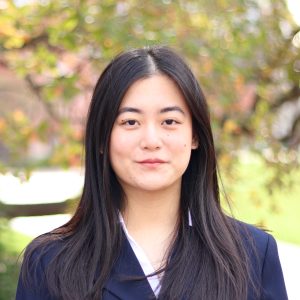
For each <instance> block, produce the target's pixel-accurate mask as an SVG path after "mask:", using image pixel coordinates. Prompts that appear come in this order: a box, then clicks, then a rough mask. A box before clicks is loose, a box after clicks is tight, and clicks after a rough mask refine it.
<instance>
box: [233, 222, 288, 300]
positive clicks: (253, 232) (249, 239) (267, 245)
mask: <svg viewBox="0 0 300 300" xmlns="http://www.w3.org/2000/svg"><path fill="white" fill-rule="evenodd" d="M233 223H234V225H235V227H236V228H237V229H238V231H239V233H240V236H241V240H242V243H243V244H244V248H245V250H246V252H247V253H248V257H249V264H250V270H251V273H252V279H253V280H254V281H255V282H258V283H259V284H260V286H261V290H262V294H263V295H264V296H263V299H280V300H281V299H282V300H286V299H287V294H286V289H285V284H284V278H283V273H282V268H281V264H280V260H279V255H278V249H277V243H276V241H275V239H274V237H273V236H272V235H271V234H269V233H268V232H266V231H264V230H262V229H259V228H257V227H256V226H253V225H250V224H247V223H244V222H241V221H237V220H234V221H233ZM250 299H256V298H255V297H254V298H251V297H250Z"/></svg>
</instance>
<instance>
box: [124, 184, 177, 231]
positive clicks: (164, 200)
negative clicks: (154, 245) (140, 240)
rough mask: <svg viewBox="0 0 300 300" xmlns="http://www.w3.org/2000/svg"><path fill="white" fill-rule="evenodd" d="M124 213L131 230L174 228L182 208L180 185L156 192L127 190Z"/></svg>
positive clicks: (167, 229)
mask: <svg viewBox="0 0 300 300" xmlns="http://www.w3.org/2000/svg"><path fill="white" fill-rule="evenodd" d="M125 194H126V200H125V205H124V209H123V211H122V215H123V218H124V221H125V223H126V226H127V228H128V230H129V231H131V232H134V231H137V230H138V231H144V230H145V231H148V230H149V229H152V230H158V229H160V230H166V231H169V230H174V228H175V226H176V224H177V221H178V216H179V209H180V187H177V188H176V189H174V188H173V189H171V190H162V191H156V192H153V191H151V192H146V191H136V190H135V191H130V190H126V191H125Z"/></svg>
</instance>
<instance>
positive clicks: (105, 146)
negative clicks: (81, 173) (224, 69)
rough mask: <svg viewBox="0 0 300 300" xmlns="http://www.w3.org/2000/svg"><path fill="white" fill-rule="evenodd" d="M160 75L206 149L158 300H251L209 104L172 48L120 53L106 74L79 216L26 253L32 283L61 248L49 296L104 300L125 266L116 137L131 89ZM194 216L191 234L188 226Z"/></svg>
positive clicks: (94, 115) (190, 179) (93, 116)
mask: <svg viewBox="0 0 300 300" xmlns="http://www.w3.org/2000/svg"><path fill="white" fill-rule="evenodd" d="M154 74H163V75H166V76H168V77H169V78H170V79H171V80H173V81H174V82H175V83H176V84H177V86H178V87H179V89H180V90H181V92H182V94H183V96H184V98H185V100H186V103H187V105H188V106H189V109H190V111H191V114H192V122H193V132H194V135H195V136H196V138H197V139H198V142H199V146H198V148H197V149H195V150H193V151H192V154H191V159H190V162H189V165H188V167H187V170H186V172H185V173H184V175H183V179H182V189H181V202H180V208H181V210H180V214H181V215H180V221H179V225H178V233H177V235H176V238H175V240H174V242H173V244H172V245H171V250H170V253H169V256H172V259H169V260H168V261H169V263H168V264H167V266H166V267H165V269H164V271H165V275H164V277H163V282H162V287H161V291H160V296H159V298H160V299H172V300H173V299H181V298H183V296H184V297H185V298H186V299H214V300H217V299H228V300H232V299H246V298H247V286H248V285H249V281H250V275H249V267H248V264H247V261H248V259H247V255H246V251H245V249H244V247H243V242H242V240H241V237H240V234H239V231H238V229H237V228H236V226H235V222H233V220H232V219H231V218H230V217H228V216H226V215H225V214H224V213H223V212H222V208H221V205H220V198H219V187H218V178H217V163H216V154H215V147H214V141H213V136H212V131H211V126H210V118H209V112H208V108H207V103H206V100H205V97H204V95H203V93H202V91H201V88H200V86H199V84H198V82H197V80H196V78H195V76H194V75H193V73H192V72H191V70H190V69H189V67H188V66H187V65H186V63H185V62H184V61H183V60H182V59H181V58H180V56H178V55H177V54H176V53H174V52H173V51H172V50H171V49H169V48H167V47H161V46H157V47H148V48H143V49H136V50H131V51H128V52H124V53H121V54H120V55H118V56H117V57H116V58H115V59H113V60H112V61H111V63H110V64H109V65H108V66H107V67H106V68H105V70H104V71H103V73H102V74H101V76H100V78H99V80H98V82H97V84H96V87H95V90H94V94H93V97H92V101H91V104H90V109H89V115H88V120H87V126H86V136H85V182H84V189H83V193H82V197H81V200H80V202H79V205H78V207H77V210H76V212H75V214H74V216H73V217H72V219H71V220H70V221H69V222H68V223H66V224H65V225H64V226H62V227H60V228H58V229H56V230H54V231H52V232H50V233H47V234H45V235H42V236H40V237H38V238H37V239H36V240H35V241H34V242H32V244H31V245H30V246H29V247H28V248H27V250H26V253H25V257H24V262H23V266H24V267H23V270H24V271H23V276H24V278H25V279H26V280H27V281H28V280H29V279H28V278H30V274H29V273H30V272H29V269H30V268H33V269H34V268H36V267H37V264H35V266H31V267H30V266H29V261H31V260H32V257H33V256H34V253H35V252H36V249H47V247H49V245H50V246H51V244H52V243H53V240H58V241H61V246H60V248H59V251H58V252H57V253H55V255H54V257H53V258H52V260H51V263H49V265H48V266H47V269H46V279H47V285H48V288H49V290H50V292H51V293H52V294H53V295H54V296H56V297H58V298H60V299H72V300H74V299H96V298H97V299H99V298H101V294H102V289H103V286H104V284H105V281H106V280H107V278H108V276H109V274H110V272H111V269H112V266H113V264H114V262H115V261H116V259H117V258H118V253H119V251H120V248H121V243H122V229H121V227H120V224H119V219H118V210H119V209H121V206H122V199H123V191H122V188H121V186H120V184H119V182H118V180H117V179H116V176H115V174H114V172H113V170H112V168H111V165H110V161H109V142H110V135H111V131H112V127H113V124H114V122H115V119H116V116H117V113H118V109H119V106H120V104H121V101H122V99H123V96H124V94H125V93H126V91H127V90H128V88H129V87H130V86H131V85H132V84H133V83H134V82H135V81H137V80H139V79H141V78H147V77H149V76H153V75H154ZM188 211H190V213H191V217H192V222H193V229H192V230H190V229H189V226H188V221H187V220H188ZM45 251H46V250H45ZM40 253H43V251H42V252H40ZM36 261H37V260H36ZM97 266H100V268H99V267H97ZM96 274H97V277H96ZM95 278H96V281H95Z"/></svg>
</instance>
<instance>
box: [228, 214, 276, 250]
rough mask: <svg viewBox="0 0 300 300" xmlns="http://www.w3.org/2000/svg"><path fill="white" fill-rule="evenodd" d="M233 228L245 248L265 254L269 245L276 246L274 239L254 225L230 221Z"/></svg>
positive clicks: (234, 220)
mask: <svg viewBox="0 0 300 300" xmlns="http://www.w3.org/2000/svg"><path fill="white" fill-rule="evenodd" d="M231 220H232V222H233V224H234V226H235V228H236V229H237V230H238V232H239V234H240V236H241V239H242V241H243V242H244V243H245V244H246V246H251V245H252V246H254V247H255V248H256V249H257V250H258V251H261V252H265V250H266V248H267V247H268V246H269V244H270V243H271V244H272V245H273V244H275V245H276V241H275V239H274V237H273V236H272V235H271V234H270V233H268V232H267V231H266V230H265V229H262V228H258V227H257V226H255V225H252V224H248V223H245V222H242V221H240V220H236V219H231Z"/></svg>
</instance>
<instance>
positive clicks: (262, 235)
mask: <svg viewBox="0 0 300 300" xmlns="http://www.w3.org/2000/svg"><path fill="white" fill-rule="evenodd" d="M241 224H242V226H243V228H244V229H245V230H246V231H247V232H248V233H249V234H246V232H245V234H244V235H243V240H244V242H245V247H246V249H251V246H250V245H252V244H254V246H255V248H256V255H255V254H254V253H252V252H250V253H249V256H250V264H251V270H252V276H253V279H254V280H255V281H256V282H257V283H258V284H259V285H260V286H261V295H260V297H259V298H258V297H257V296H254V295H255V294H254V290H253V288H251V285H249V292H248V295H247V299H248V300H258V299H260V300H286V299H288V298H287V293H286V289H285V284H284V279H283V274H282V269H281V265H280V261H279V257H278V252H277V245H276V242H275V239H274V238H273V237H272V236H271V235H270V234H268V233H266V232H264V231H262V230H260V229H257V228H256V227H254V226H251V225H247V224H244V223H241ZM55 247H56V248H57V247H59V246H56V245H55ZM55 247H53V248H51V252H55V251H57V249H55ZM250 251H252V250H250ZM49 252H50V251H49ZM52 255H53V253H47V254H46V255H44V257H43V258H42V261H41V263H40V264H39V268H38V275H39V278H41V279H42V278H43V274H44V272H43V271H44V268H45V266H46V265H47V264H48V263H49V260H50V259H51V256H52ZM120 274H122V275H128V276H144V273H143V270H142V268H141V266H140V264H139V262H138V260H137V258H136V256H135V254H134V252H133V250H132V248H131V246H130V244H129V242H128V241H127V239H126V238H124V243H123V246H122V251H121V255H120V257H119V259H118V260H117V262H116V264H115V265H114V267H113V269H112V272H111V274H110V276H109V279H108V281H107V283H106V285H105V287H104V291H103V300H117V299H122V300H143V299H145V300H146V299H155V295H154V293H153V291H152V289H151V287H150V285H149V283H148V280H147V279H144V280H136V281H133V280H122V279H120V276H119V275H120ZM200 284H201V283H200ZM16 300H58V299H54V298H53V297H51V296H50V295H49V292H48V289H47V285H46V284H45V282H44V281H43V280H41V282H39V283H38V286H37V285H35V284H32V285H31V286H30V287H29V288H27V287H25V286H24V284H23V281H22V278H21V276H20V278H19V282H18V287H17V294H16ZM186 300H187V299H186ZM233 300H238V299H233Z"/></svg>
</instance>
